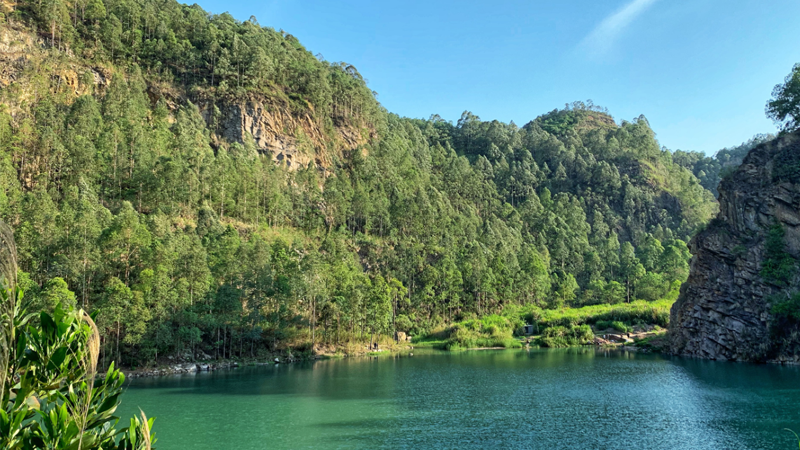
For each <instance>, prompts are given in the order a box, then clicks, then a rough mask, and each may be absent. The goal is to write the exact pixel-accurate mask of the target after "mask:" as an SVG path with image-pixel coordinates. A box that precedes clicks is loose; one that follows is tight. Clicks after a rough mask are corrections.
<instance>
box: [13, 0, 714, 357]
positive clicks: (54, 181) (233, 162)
mask: <svg viewBox="0 0 800 450" xmlns="http://www.w3.org/2000/svg"><path fill="white" fill-rule="evenodd" d="M54 1H55V2H56V4H55V6H54V7H53V8H50V9H48V8H49V7H48V8H45V7H44V6H43V5H44V4H42V5H36V4H33V3H30V2H27V3H22V4H20V9H19V11H20V12H19V16H20V23H23V24H27V25H29V26H30V27H31V29H33V27H34V26H35V27H36V29H37V30H39V32H40V33H41V34H42V37H43V39H46V40H47V42H48V44H49V45H51V46H52V49H51V51H49V52H48V53H46V54H44V55H43V56H41V58H42V60H41V61H38V62H37V64H39V66H37V70H36V71H34V72H37V73H57V72H58V70H55V69H53V70H50V69H47V70H45V69H44V68H45V67H48V68H50V66H52V67H53V68H55V67H62V66H61V65H62V64H68V65H69V67H71V69H70V70H73V69H72V68H74V69H75V70H77V71H81V70H83V73H81V74H80V76H81V80H88V81H86V82H85V83H84V82H83V81H81V83H83V84H81V85H80V86H79V87H78V88H79V91H80V92H82V93H83V95H76V94H75V92H74V90H73V89H72V88H70V89H69V90H68V91H69V92H67V91H65V90H64V89H63V86H61V81H60V80H61V79H60V78H58V79H56V78H57V77H54V78H53V79H52V80H51V78H50V77H42V76H40V75H39V74H37V73H24V74H21V75H20V77H19V78H18V79H16V80H15V82H14V83H13V86H11V88H10V89H6V90H4V91H3V92H2V93H0V95H1V96H2V98H3V99H4V101H7V102H8V104H10V105H11V104H13V105H16V107H18V108H19V110H20V111H22V113H20V114H15V115H14V117H13V118H12V116H11V115H10V114H8V113H7V112H5V111H0V217H2V218H3V219H6V220H8V222H9V223H13V224H14V226H15V229H16V232H17V236H18V241H19V244H20V266H21V269H22V270H23V271H24V273H26V274H28V277H29V282H30V283H29V284H30V287H31V289H30V290H29V292H30V295H31V298H33V299H34V300H36V301H39V302H42V305H45V304H46V305H50V306H48V307H52V306H53V305H54V304H55V303H57V302H61V303H64V304H66V303H72V302H73V301H74V303H75V304H77V305H81V306H82V307H83V308H85V309H86V310H88V311H91V312H93V313H95V312H96V313H98V314H99V316H98V317H99V319H98V327H99V329H100V331H101V334H102V336H103V340H102V353H101V355H102V357H101V365H102V366H107V365H108V364H109V363H110V361H111V360H116V361H117V362H118V363H121V364H124V365H127V366H141V365H145V364H153V363H155V362H157V360H158V359H159V358H160V357H164V356H167V355H173V354H186V353H188V354H190V355H192V356H195V357H197V356H199V355H203V354H207V355H209V356H210V357H212V358H216V359H221V358H234V357H237V358H238V357H255V356H257V355H258V354H259V352H262V353H263V352H266V351H276V350H280V349H282V348H284V347H286V346H297V347H302V348H306V349H314V348H319V346H320V345H324V346H326V347H328V346H333V347H337V346H344V345H347V344H350V343H352V342H354V341H362V342H363V341H371V342H375V341H377V340H379V336H382V335H384V336H385V335H393V334H394V332H395V331H402V332H406V333H409V334H411V335H413V336H421V335H424V334H427V333H428V332H430V331H431V330H437V329H443V328H445V329H446V328H448V326H450V325H452V324H455V323H461V322H464V321H465V320H466V319H468V318H470V317H484V316H489V315H492V314H499V313H501V312H504V311H507V310H510V308H513V307H522V308H527V310H529V311H534V310H535V311H537V314H542V315H544V316H548V317H550V314H557V313H556V312H555V311H556V310H560V308H566V307H571V308H573V309H575V308H576V307H580V306H584V305H608V304H618V303H622V302H632V303H631V304H632V305H633V304H637V305H638V303H636V301H635V300H636V299H646V300H654V301H655V300H657V299H662V298H667V297H670V296H672V295H673V293H674V291H675V286H676V285H679V284H680V283H681V282H682V281H683V280H685V279H686V277H687V275H688V264H687V261H688V259H689V254H688V250H687V248H686V244H685V242H686V241H687V240H688V238H689V237H690V235H691V233H692V232H693V231H694V230H696V229H698V228H699V227H700V226H701V225H702V224H703V223H705V222H706V221H707V220H708V219H709V218H710V217H711V215H713V213H714V211H715V204H714V202H713V199H712V198H711V194H710V193H709V192H708V191H706V190H704V189H703V187H702V186H701V185H700V184H699V183H698V179H697V177H696V176H695V175H693V174H692V172H691V171H690V170H689V169H687V168H686V167H684V166H682V165H681V164H678V163H675V162H674V161H673V154H672V153H670V152H669V151H666V150H663V149H662V148H660V146H659V145H658V142H657V141H656V139H655V133H654V132H653V130H652V129H651V128H650V125H649V123H648V122H647V119H645V118H644V117H643V116H640V117H638V118H636V119H634V120H633V121H622V122H620V123H617V122H615V121H614V119H613V118H612V117H611V116H610V115H609V114H608V112H607V111H605V110H603V109H601V108H598V107H596V106H594V105H592V104H591V102H588V104H587V103H582V102H576V103H574V104H572V105H568V106H567V107H566V108H565V109H563V110H556V111H553V112H550V113H548V114H545V115H543V116H541V117H539V118H536V119H534V120H532V121H531V122H529V123H527V124H526V125H524V126H523V127H518V126H517V125H516V124H514V123H502V122H499V121H483V120H481V119H480V118H479V117H477V116H475V115H474V114H472V113H469V112H465V113H464V114H463V115H462V117H461V119H460V120H458V121H457V122H456V123H450V122H447V121H444V120H442V119H441V118H440V117H438V116H432V117H431V118H430V119H428V120H417V119H406V118H400V117H398V116H396V115H393V114H390V113H388V112H386V111H385V110H383V108H382V107H381V106H380V104H379V103H378V102H377V101H376V100H375V98H374V94H373V93H372V92H371V90H370V89H369V88H368V87H367V85H366V82H365V80H364V79H363V77H362V76H361V74H360V73H359V72H358V71H357V70H356V69H355V68H354V67H353V66H351V65H348V64H346V63H330V62H327V61H324V60H322V58H318V57H314V56H313V55H312V54H311V53H310V52H308V51H307V50H306V49H305V48H303V46H302V45H301V44H300V43H299V42H298V40H297V39H296V38H295V37H293V36H291V35H289V34H286V33H284V32H278V31H275V30H272V29H269V28H265V27H261V26H260V25H259V24H258V23H257V22H256V21H255V19H251V20H248V21H245V22H238V21H236V20H235V19H233V17H231V16H230V15H228V14H221V15H212V14H208V13H206V12H205V11H203V10H202V9H200V8H199V7H198V6H197V5H193V6H187V5H181V4H178V3H177V2H175V1H173V0H168V1H163V2H162V1H159V2H155V1H154V0H142V1H140V2H138V3H136V4H135V5H133V4H128V3H125V2H118V1H113V2H110V1H105V2H103V1H100V0H91V1H88V2H85V3H80V2H79V3H76V4H75V5H70V7H69V8H64V7H63V6H64V4H60V3H58V2H59V1H61V0H54ZM62 3H63V2H62ZM48 4H49V3H48ZM72 6H75V8H73V7H72ZM65 14H66V15H65ZM67 50H68V51H67ZM89 67H95V68H96V67H103V68H107V69H108V71H107V72H103V74H102V76H103V77H106V76H107V75H108V74H111V76H110V79H108V80H105V81H107V82H108V83H107V85H105V86H103V88H102V89H97V88H99V87H100V86H94V81H93V80H94V79H95V73H94V72H93V71H92V70H94V69H92V70H89ZM39 69H41V70H39ZM98 76H99V75H98ZM53 80H55V81H53ZM34 87H36V88H34ZM39 87H40V88H39ZM28 90H34V91H36V95H35V96H16V94H15V93H18V92H27V91H28ZM23 98H24V99H26V100H25V101H24V102H23V101H22V100H23ZM189 98H191V99H193V101H197V103H198V105H201V106H197V105H195V104H193V103H191V102H189V101H188V100H186V101H184V100H183V99H189ZM245 100H246V101H247V102H251V101H252V102H256V103H258V102H261V103H263V106H264V108H265V110H270V111H272V110H271V108H273V107H274V108H277V110H279V111H280V113H281V114H284V115H286V116H287V121H292V122H298V123H300V122H302V123H307V122H308V123H311V124H313V125H314V127H316V128H319V130H321V131H320V133H319V135H314V136H311V133H307V132H306V131H308V130H305V131H303V130H301V129H297V130H276V132H278V133H283V134H284V135H286V136H284V137H287V138H288V137H291V138H292V139H295V140H296V141H297V143H298V152H300V153H302V154H303V155H304V156H308V157H309V158H310V159H312V160H314V161H315V163H314V164H310V165H309V166H308V167H298V165H297V164H295V165H293V166H291V167H289V166H288V164H287V163H286V162H285V161H284V162H282V163H280V164H276V163H275V162H274V161H273V160H272V158H271V155H269V154H267V153H268V152H267V151H265V150H264V149H258V148H256V144H255V142H254V139H253V137H251V136H243V137H242V138H241V141H235V142H230V141H228V140H227V138H226V137H225V136H228V135H229V134H230V133H223V131H224V130H225V129H227V128H229V126H228V125H227V121H229V119H230V117H226V116H225V114H229V113H230V112H229V111H227V109H226V106H227V107H230V106H232V105H240V104H242V102H243V101H245ZM228 109H230V108H228ZM226 111H227V112H226ZM314 127H311V128H314ZM353 133H355V134H356V135H358V136H359V139H356V140H357V141H358V145H357V147H358V148H352V145H351V143H349V144H347V148H348V151H346V152H343V153H339V152H338V150H337V151H334V149H338V148H340V147H341V145H340V141H341V138H342V136H347V140H348V142H349V140H351V137H352V136H351V134H353ZM243 134H247V133H243ZM315 164H319V165H320V166H324V169H325V170H321V167H316V165H315ZM73 295H74V297H73ZM644 309H646V308H644V307H642V310H644ZM626 311H627V310H626ZM551 312H552V313H551ZM559 313H560V312H559ZM570 314H572V313H570ZM659 314H660V313H659ZM642 315H644V316H646V315H647V313H646V312H642ZM506 317H510V316H506ZM598 320H600V319H598ZM603 320H606V319H603ZM607 320H612V319H611V318H609V319H607ZM613 320H626V321H627V319H617V318H613ZM648 320H657V321H663V320H662V318H661V316H658V317H657V318H655V319H648ZM512 322H514V323H516V319H514V320H512ZM628 323H632V322H629V321H628ZM513 325H514V326H511V327H507V326H505V325H502V326H501V325H498V324H494V325H493V324H488V323H487V324H485V327H484V325H481V327H480V329H472V328H469V327H466V328H464V327H461V328H458V329H457V330H456V332H455V334H456V336H455V337H454V339H455V340H454V341H453V345H456V344H458V345H462V344H463V345H464V346H470V345H472V344H473V343H478V341H479V340H483V341H480V342H482V343H484V344H486V345H489V344H492V346H494V345H495V344H497V343H498V342H501V343H502V345H517V344H515V343H513V342H512V341H513V339H512V340H509V336H510V335H509V334H508V332H509V331H508V330H511V332H513V330H514V329H515V327H516V326H517V325H515V324H513ZM492 327H494V328H492ZM490 328H491V329H492V330H491V331H487V330H489V329H490ZM545 328H546V327H545ZM498 330H505V331H502V332H500V331H498ZM462 335H463V336H462ZM468 341H469V342H468ZM473 341H474V342H473ZM467 344H469V345H467ZM497 345H499V344H497Z"/></svg>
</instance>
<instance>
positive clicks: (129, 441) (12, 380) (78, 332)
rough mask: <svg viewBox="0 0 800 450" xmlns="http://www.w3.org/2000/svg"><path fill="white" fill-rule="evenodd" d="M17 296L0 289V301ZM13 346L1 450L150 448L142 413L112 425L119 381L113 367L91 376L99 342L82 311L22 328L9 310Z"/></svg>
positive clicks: (23, 320) (60, 312)
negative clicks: (125, 422)
mask: <svg viewBox="0 0 800 450" xmlns="http://www.w3.org/2000/svg"><path fill="white" fill-rule="evenodd" d="M12 295H13V296H16V297H17V299H21V298H22V292H21V291H18V292H16V293H14V294H12V293H11V291H10V290H9V289H6V288H5V287H4V286H2V285H0V301H1V302H3V303H4V304H11V303H13V297H12ZM11 308H12V310H13V311H14V317H13V327H14V333H13V336H14V342H13V346H11V348H10V349H7V350H4V351H8V352H9V353H7V354H6V356H8V357H9V364H8V367H7V369H6V373H5V374H4V375H5V377H4V378H2V379H4V380H5V382H3V383H2V386H0V388H2V390H0V402H2V406H1V407H0V446H2V447H3V448H6V449H28V448H76V449H77V448H81V449H119V450H122V449H125V450H134V449H136V450H145V449H150V448H152V447H151V444H152V443H154V442H155V438H154V437H153V436H152V435H151V432H150V428H151V427H152V425H153V419H147V418H146V417H144V414H142V418H141V420H140V419H139V418H132V419H131V422H130V426H129V427H124V428H123V427H118V425H117V424H118V421H119V418H118V417H115V416H114V411H115V410H116V409H117V406H118V405H119V402H120V400H119V397H120V395H121V394H122V390H123V383H124V381H125V377H124V375H123V374H122V373H121V372H120V371H119V370H117V369H115V368H114V365H113V363H112V364H111V366H110V367H109V369H108V371H107V373H106V375H105V376H104V377H103V376H100V377H98V378H96V376H97V372H96V365H97V353H98V352H99V336H98V332H97V329H96V328H94V323H93V321H92V319H90V318H89V317H88V316H87V315H86V313H85V312H83V311H82V310H74V309H71V308H70V309H66V310H65V309H62V308H61V306H60V305H59V306H57V307H56V308H55V310H54V312H53V314H52V315H51V314H49V313H47V312H42V313H41V314H40V316H39V320H38V326H33V325H30V324H29V319H30V317H29V316H27V315H26V314H25V310H24V309H21V308H19V307H16V306H12V307H11Z"/></svg>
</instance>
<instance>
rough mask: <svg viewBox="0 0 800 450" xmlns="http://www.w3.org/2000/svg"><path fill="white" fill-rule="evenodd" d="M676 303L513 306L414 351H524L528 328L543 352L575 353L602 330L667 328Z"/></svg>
mask: <svg viewBox="0 0 800 450" xmlns="http://www.w3.org/2000/svg"><path fill="white" fill-rule="evenodd" d="M673 302H674V299H664V300H659V301H655V302H646V301H643V300H638V301H635V302H631V303H621V304H616V305H592V306H584V307H582V308H562V309H542V308H539V307H536V306H525V307H520V306H509V307H506V309H505V310H504V311H503V313H502V314H492V315H489V316H484V317H481V318H474V319H468V320H464V321H461V322H456V323H454V324H452V325H450V326H449V327H446V328H442V329H439V330H437V331H435V332H433V333H431V334H429V335H426V336H422V337H418V338H415V339H414V341H413V342H414V346H415V347H419V348H436V349H443V350H459V349H469V348H482V347H502V348H519V347H522V345H523V344H522V342H521V341H520V340H519V339H518V338H517V336H521V335H522V334H523V332H522V331H523V330H522V327H523V325H525V324H526V323H527V324H533V325H534V331H535V332H536V334H538V335H539V336H538V338H537V339H536V343H537V344H538V345H541V346H543V347H569V346H573V345H586V344H590V343H591V342H592V340H593V339H594V333H593V331H592V326H594V328H595V329H597V330H606V329H614V330H616V331H619V332H621V333H627V332H631V331H633V330H634V327H635V326H643V325H654V326H659V327H664V328H666V327H667V325H668V324H669V309H670V307H671V306H672V303H673Z"/></svg>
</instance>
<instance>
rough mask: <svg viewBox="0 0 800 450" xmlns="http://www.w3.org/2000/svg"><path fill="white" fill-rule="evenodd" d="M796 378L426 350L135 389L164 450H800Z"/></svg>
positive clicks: (673, 362) (633, 359)
mask: <svg viewBox="0 0 800 450" xmlns="http://www.w3.org/2000/svg"><path fill="white" fill-rule="evenodd" d="M797 375H798V369H797V368H795V367H776V366H756V365H747V364H735V363H720V362H711V361H699V360H688V359H680V358H666V357H662V356H658V355H648V354H639V353H630V352H619V351H604V350H596V349H594V348H571V349H563V350H539V349H531V350H519V351H467V352H456V353H440V352H417V353H416V354H415V356H414V357H407V356H406V357H399V358H381V359H377V360H376V359H366V358H363V359H345V360H329V361H318V362H315V363H301V364H293V365H279V366H263V367H252V368H242V369H238V370H235V371H230V372H214V373H210V374H209V373H204V374H197V375H193V376H177V377H165V378H154V379H137V380H133V382H132V383H131V386H130V389H129V390H128V392H127V393H126V394H125V398H124V399H123V405H125V408H126V410H125V411H123V413H124V414H125V415H127V414H131V413H132V412H133V411H135V410H136V408H137V407H138V406H141V407H142V408H143V409H144V410H145V411H147V412H148V414H151V415H155V416H157V417H158V419H157V421H156V424H157V428H156V429H157V433H158V436H159V440H160V442H159V445H158V448H159V449H166V450H169V449H172V448H175V449H177V448H187V447H192V448H195V449H206V448H209V449H210V448H220V447H219V445H220V439H224V442H225V443H226V446H225V448H240V449H247V448H253V449H256V448H298V447H305V448H434V447H436V448H490V447H503V448H547V449H558V448H614V449H619V448H637V449H638V448H647V449H656V448H665V449H666V448H670V449H676V448H678V449H680V448H686V449H729V448H748V449H750V448H753V449H773V448H774V449H777V448H792V446H793V445H796V443H795V444H792V439H791V435H789V434H788V433H785V434H784V433H783V432H782V431H781V430H782V429H783V428H795V429H798V430H800V415H798V410H797V408H796V407H795V405H797V404H798V400H800V386H798V383H797V380H798V377H797Z"/></svg>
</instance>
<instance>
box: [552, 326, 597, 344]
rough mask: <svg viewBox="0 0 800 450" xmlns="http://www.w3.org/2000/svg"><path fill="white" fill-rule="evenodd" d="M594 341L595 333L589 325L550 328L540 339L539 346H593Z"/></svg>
mask: <svg viewBox="0 0 800 450" xmlns="http://www.w3.org/2000/svg"><path fill="white" fill-rule="evenodd" d="M592 341H594V333H593V332H592V327H590V326H589V325H578V326H571V327H562V326H556V327H550V328H548V329H546V330H544V333H542V335H541V336H540V337H539V345H541V346H542V347H553V348H558V347H570V346H573V345H586V344H591V343H592Z"/></svg>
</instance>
